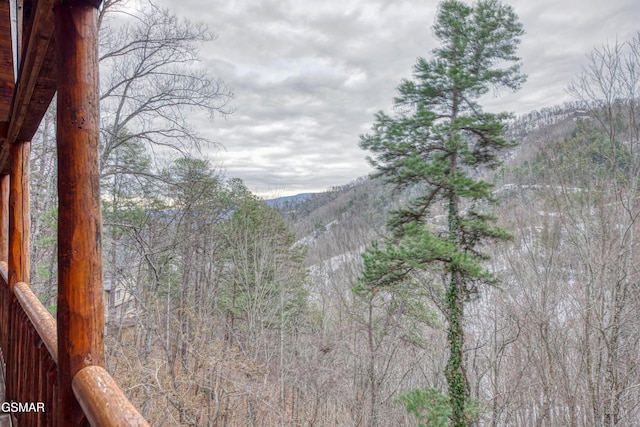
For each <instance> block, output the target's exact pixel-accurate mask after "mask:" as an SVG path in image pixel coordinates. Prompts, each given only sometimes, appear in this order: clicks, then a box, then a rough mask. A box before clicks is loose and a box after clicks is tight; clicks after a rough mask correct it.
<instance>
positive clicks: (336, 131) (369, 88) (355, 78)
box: [160, 0, 640, 194]
mask: <svg viewBox="0 0 640 427" xmlns="http://www.w3.org/2000/svg"><path fill="white" fill-rule="evenodd" d="M160 3H161V4H163V5H164V6H165V7H169V8H173V9H175V10H176V12H177V13H178V14H179V15H182V16H185V17H187V18H189V19H191V20H194V21H195V20H197V21H203V22H205V23H207V24H208V25H209V27H210V29H211V30H213V31H214V32H215V33H217V34H218V39H217V40H216V41H214V42H212V43H209V44H207V45H206V46H203V49H202V52H201V56H202V58H203V66H205V67H207V68H208V70H209V72H210V73H211V75H212V76H214V77H220V78H222V79H223V80H224V81H225V82H227V83H228V84H229V85H230V86H231V87H233V88H234V92H235V94H236V97H235V100H234V105H235V106H236V107H237V112H236V113H235V114H234V115H232V116H231V117H229V118H227V119H224V120H221V119H218V120H215V121H214V122H213V123H210V122H205V121H200V120H198V123H197V125H198V129H199V131H200V132H201V133H202V134H203V135H205V136H207V137H209V138H211V139H212V140H215V141H216V142H219V143H221V144H222V145H224V147H225V149H224V150H221V151H219V152H217V153H211V156H212V158H214V159H215V161H216V163H219V164H221V165H222V167H223V168H224V169H225V170H226V174H227V175H228V176H231V177H239V178H242V179H243V180H244V181H245V183H246V184H247V186H248V187H249V188H250V189H252V190H254V191H256V192H260V193H264V192H269V191H277V192H279V193H281V194H293V193H296V192H303V191H322V190H324V189H326V188H328V187H330V186H333V185H339V184H343V183H346V182H348V181H350V180H352V179H355V178H357V177H358V176H362V175H365V174H367V173H368V172H369V171H370V167H369V166H368V164H367V163H366V161H365V157H366V155H367V153H366V152H363V151H362V150H360V149H359V148H358V140H359V135H360V134H362V133H365V132H367V131H368V129H369V127H370V125H371V123H372V121H373V114H375V112H377V111H379V110H388V109H389V108H390V106H391V102H392V98H393V96H394V94H395V87H396V86H397V85H398V83H399V82H400V80H401V79H402V78H403V77H408V76H410V74H411V66H412V65H413V63H414V62H415V59H416V57H418V56H428V54H429V51H430V50H431V49H432V48H433V47H434V45H435V41H434V40H433V38H432V34H431V25H432V23H433V19H434V16H435V14H436V5H435V2H426V1H418V0H404V1H402V0H400V1H394V2H388V1H386V0H378V1H365V0H341V1H335V0H326V1H324V2H311V1H288V2H287V1H275V0H272V1H262V0H258V1H248V0H245V1H241V0H238V1H226V2H222V1H210V0H181V1H169V0H162V1H161V2H160ZM509 3H510V4H512V5H513V6H514V8H515V10H516V12H517V13H518V14H519V16H520V19H521V21H522V22H523V24H524V26H525V30H526V32H527V34H526V35H525V36H524V37H523V39H522V43H521V48H520V55H521V57H522V59H523V68H524V71H525V72H526V73H527V74H528V75H529V80H528V82H527V83H526V84H525V86H524V87H523V89H522V90H521V91H519V92H518V93H516V94H503V96H501V97H499V98H493V97H491V98H488V99H487V105H488V108H490V109H492V110H500V111H502V110H504V111H514V112H516V113H526V112H528V111H531V110H533V109H540V108H544V107H546V106H552V105H555V104H558V103H561V102H564V101H566V100H569V97H568V95H567V94H566V92H565V88H566V87H567V85H568V84H569V82H570V81H571V79H572V78H574V77H575V76H576V75H577V74H578V73H579V72H580V68H581V66H582V65H583V64H584V63H585V57H586V55H587V54H588V53H589V52H590V51H591V50H592V49H593V48H594V47H598V46H601V45H602V44H603V43H606V42H607V41H609V42H614V41H615V40H616V39H617V40H620V41H624V40H627V39H630V38H631V37H632V36H633V35H634V34H635V33H636V32H637V31H638V30H639V27H638V25H637V23H638V22H640V2H637V0H615V1H611V0H563V1H561V2H560V1H557V0H538V1H535V2H532V1H530V0H514V1H511V2H509Z"/></svg>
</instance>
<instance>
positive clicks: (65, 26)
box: [54, 0, 117, 426]
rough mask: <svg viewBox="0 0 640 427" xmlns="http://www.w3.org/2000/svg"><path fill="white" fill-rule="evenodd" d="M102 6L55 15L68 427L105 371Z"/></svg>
mask: <svg viewBox="0 0 640 427" xmlns="http://www.w3.org/2000/svg"><path fill="white" fill-rule="evenodd" d="M96 3H99V2H92V3H91V4H90V3H88V2H84V1H79V0H69V1H63V3H62V4H61V5H60V6H58V7H56V8H55V10H54V14H55V35H56V45H57V49H58V53H57V58H58V61H57V62H58V101H57V108H58V112H57V114H58V123H57V126H58V127H57V144H58V203H59V205H58V208H59V222H58V245H59V246H58V387H59V390H58V396H59V397H58V402H59V419H58V423H59V425H61V426H63V425H69V426H71V425H73V426H78V425H86V424H87V421H86V418H85V417H84V414H83V413H82V409H81V408H80V406H79V405H78V403H77V400H76V398H75V396H74V394H73V391H72V389H71V382H72V380H73V377H74V376H75V374H76V373H77V372H78V371H80V370H81V369H82V368H84V367H86V366H90V365H99V366H104V347H103V332H104V301H103V283H102V247H101V237H100V233H101V228H102V219H101V215H100V189H99V169H98V149H99V147H98V131H99V113H98V52H97V40H98V29H97V22H96V20H97V9H96V7H95V6H97V4H96ZM113 410H117V409H116V408H113Z"/></svg>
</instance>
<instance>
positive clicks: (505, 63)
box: [360, 0, 525, 427]
mask: <svg viewBox="0 0 640 427" xmlns="http://www.w3.org/2000/svg"><path fill="white" fill-rule="evenodd" d="M433 30H434V35H435V37H436V38H437V39H438V40H439V41H440V45H439V47H437V48H435V49H434V50H433V51H432V52H431V59H425V58H418V60H417V63H416V65H415V66H414V72H413V77H414V78H413V79H412V80H405V81H403V82H402V83H401V84H400V86H399V87H398V92H399V95H398V97H397V98H396V99H395V100H394V103H395V114H394V115H393V116H389V115H387V114H384V113H382V112H380V113H378V114H377V116H376V120H375V123H374V125H373V129H372V132H371V133H370V134H368V135H364V136H362V137H361V142H360V145H361V147H362V148H364V149H366V150H369V151H371V152H372V153H373V156H372V157H371V158H370V159H369V160H370V162H371V163H372V165H374V166H375V168H376V169H377V172H376V175H377V176H383V177H385V178H386V179H387V180H388V181H389V182H391V183H393V184H395V186H396V187H397V188H398V189H403V188H408V187H412V188H416V189H419V190H420V194H419V195H418V196H417V197H415V198H413V199H412V200H411V201H410V202H409V203H408V204H407V206H405V207H403V208H401V209H398V210H396V211H394V212H392V213H391V219H390V220H389V223H388V228H389V231H390V232H391V233H390V237H389V238H388V239H387V241H386V244H385V245H384V246H381V245H377V244H374V245H373V246H372V247H371V248H369V249H368V250H367V251H366V252H365V254H364V255H363V258H364V263H365V268H364V271H363V274H362V278H361V279H362V282H363V284H365V285H366V286H368V287H369V288H370V289H372V290H375V289H381V288H384V287H385V286H387V287H390V289H391V287H392V286H394V285H397V284H398V283H400V282H410V281H411V279H412V273H413V272H415V271H416V270H422V271H433V272H434V274H436V273H437V274H439V275H441V277H444V281H445V283H444V287H445V289H446V290H445V292H446V295H445V301H446V304H445V317H446V319H447V323H448V343H449V350H450V354H449V359H448V363H447V366H446V370H445V377H446V380H447V385H448V395H449V402H450V405H451V412H450V413H451V424H452V425H453V426H455V427H461V426H466V425H468V424H469V422H470V420H469V418H470V417H469V416H468V414H467V411H466V408H465V407H466V405H467V404H468V402H469V384H468V380H467V377H466V375H465V368H464V363H463V347H464V317H465V312H464V309H465V302H466V301H468V300H469V298H470V296H471V295H472V294H473V293H475V292H477V289H478V285H480V284H483V283H489V284H491V283H493V282H494V281H495V278H494V277H493V276H492V275H491V274H490V273H489V272H488V271H487V270H486V269H485V268H484V267H483V261H484V260H486V259H487V255H486V254H485V253H483V252H482V246H483V245H484V244H485V243H487V242H489V241H492V240H504V239H508V238H509V234H508V233H507V232H506V231H505V230H503V229H501V228H500V227H498V226H496V224H495V222H496V218H495V217H494V216H493V215H492V214H491V212H490V206H491V205H492V204H493V203H495V198H494V196H493V195H492V185H491V184H490V183H488V182H486V181H483V180H482V179H479V178H478V173H477V171H478V170H479V168H481V167H489V168H495V167H496V166H497V165H499V163H500V159H499V154H500V152H501V151H502V150H504V149H506V148H508V147H511V146H512V144H511V143H510V142H509V141H507V140H506V139H505V137H504V133H505V130H506V126H507V124H506V120H507V119H508V118H509V117H510V115H509V114H507V113H501V114H491V113H486V112H483V109H482V107H481V105H480V103H479V101H480V100H481V98H482V96H483V95H485V94H487V93H488V92H489V91H490V90H495V91H498V90H499V89H502V88H507V89H510V90H517V89H518V88H519V87H520V85H521V84H522V83H523V82H524V80H525V76H524V75H523V74H522V73H521V72H520V64H519V58H518V57H517V55H516V48H517V45H518V44H519V41H520V40H519V38H520V36H521V35H522V34H523V28H522V25H521V24H520V23H519V22H518V18H517V15H516V14H515V13H514V11H513V9H512V8H511V7H510V6H507V5H503V4H501V3H500V2H499V1H497V0H480V1H478V2H476V3H474V4H473V5H468V4H465V3H463V2H461V1H457V0H451V1H445V2H443V3H441V5H440V9H439V12H438V14H437V17H436V22H435V24H434V27H433ZM441 207H444V213H445V215H444V216H445V218H446V223H444V224H442V223H441V224H439V223H438V222H437V221H436V220H435V218H434V215H435V214H434V213H433V212H434V211H437V209H440V208H441Z"/></svg>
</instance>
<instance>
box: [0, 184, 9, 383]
mask: <svg viewBox="0 0 640 427" xmlns="http://www.w3.org/2000/svg"><path fill="white" fill-rule="evenodd" d="M8 261H9V175H8V174H7V175H0V263H2V264H3V266H4V268H5V269H7V270H8V268H9V266H8V264H7V263H8ZM7 279H8V278H7ZM0 286H2V285H0ZM0 296H1V299H0V322H2V325H0V334H2V336H0V351H1V352H2V353H1V355H0V357H1V359H2V363H4V362H6V354H7V350H8V347H7V345H8V343H9V341H8V339H9V338H8V337H9V307H10V306H11V300H10V298H9V292H8V289H0ZM3 368H4V366H3ZM5 379H6V375H5Z"/></svg>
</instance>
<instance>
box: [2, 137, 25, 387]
mask: <svg viewBox="0 0 640 427" xmlns="http://www.w3.org/2000/svg"><path fill="white" fill-rule="evenodd" d="M30 149H31V143H30V142H28V141H16V142H15V143H14V144H11V148H10V152H9V156H10V157H9V161H10V169H9V246H8V249H9V253H8V276H9V277H8V279H9V292H8V294H7V298H6V300H5V301H4V303H5V304H6V305H5V309H6V316H7V319H6V320H7V323H6V325H7V326H8V328H9V329H8V330H7V331H6V340H7V343H6V354H5V357H6V362H7V366H8V369H7V378H6V398H7V399H18V392H19V390H18V387H19V384H18V383H19V381H20V380H19V376H20V374H21V372H20V370H19V368H20V363H21V357H22V353H21V351H20V348H19V344H20V342H19V335H20V333H21V332H20V331H21V328H20V325H19V320H18V317H17V313H16V311H15V310H16V308H15V301H16V298H15V296H14V294H13V288H14V286H15V285H16V283H18V282H26V283H29V268H30V263H29V258H30V257H29V229H30V224H31V221H30V216H29V150H30Z"/></svg>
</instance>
